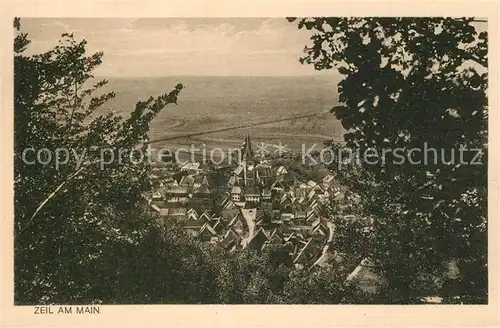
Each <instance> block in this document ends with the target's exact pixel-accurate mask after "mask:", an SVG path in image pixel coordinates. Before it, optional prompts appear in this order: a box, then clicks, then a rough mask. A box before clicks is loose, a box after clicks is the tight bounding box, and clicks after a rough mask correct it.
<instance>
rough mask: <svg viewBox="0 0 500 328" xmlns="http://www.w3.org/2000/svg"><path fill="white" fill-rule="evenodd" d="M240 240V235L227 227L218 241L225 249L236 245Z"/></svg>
mask: <svg viewBox="0 0 500 328" xmlns="http://www.w3.org/2000/svg"><path fill="white" fill-rule="evenodd" d="M240 242H241V237H240V236H239V235H238V233H237V232H236V231H234V230H233V229H232V228H229V229H228V230H227V231H226V234H225V235H224V237H223V238H222V240H221V241H220V243H219V245H220V246H222V247H224V248H225V249H230V248H233V247H236V248H237V247H238V246H239V245H240Z"/></svg>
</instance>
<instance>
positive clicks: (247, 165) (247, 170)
mask: <svg viewBox="0 0 500 328" xmlns="http://www.w3.org/2000/svg"><path fill="white" fill-rule="evenodd" d="M241 163H242V164H243V170H244V179H245V187H255V181H256V179H255V178H256V177H255V160H254V154H253V151H252V143H251V142H250V135H247V136H246V137H245V142H244V143H243V147H242V151H241Z"/></svg>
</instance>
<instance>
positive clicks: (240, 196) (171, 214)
mask: <svg viewBox="0 0 500 328" xmlns="http://www.w3.org/2000/svg"><path fill="white" fill-rule="evenodd" d="M256 157H257V156H255V155H254V153H253V151H252V147H251V141H250V137H249V136H247V137H246V138H245V142H244V143H243V147H242V151H241V158H240V161H239V163H238V164H237V165H235V166H233V167H229V168H224V169H225V171H224V172H225V173H224V174H217V173H214V172H210V171H209V170H207V169H204V168H203V167H202V164H200V163H186V164H185V165H183V166H181V167H180V168H179V169H178V171H179V172H177V173H178V174H177V176H176V177H169V178H166V179H162V180H161V182H160V183H159V185H158V187H157V188H156V190H155V191H154V192H153V193H152V194H151V195H150V196H149V204H150V206H151V208H152V209H153V210H154V211H155V212H157V213H158V214H159V216H160V217H161V219H162V220H163V221H164V223H165V224H176V225H178V226H179V227H180V228H181V229H183V230H184V231H186V232H187V233H189V234H190V235H192V236H195V237H197V238H200V239H201V240H203V241H206V242H210V243H214V244H215V243H217V244H219V245H220V246H222V247H224V248H226V249H227V250H229V251H230V252H236V251H239V250H242V249H245V248H253V249H265V248H266V247H271V246H272V245H282V246H284V247H285V249H287V250H288V252H289V255H290V260H291V261H293V263H294V264H295V265H297V266H311V265H323V264H326V263H328V260H329V259H328V254H330V253H329V252H327V249H328V247H329V244H330V243H331V241H332V240H333V231H334V227H333V225H332V224H331V223H330V222H329V220H327V219H326V215H325V213H324V205H325V204H326V203H327V202H328V201H329V199H331V197H335V195H337V194H339V193H340V191H339V188H338V186H336V185H335V181H334V178H333V177H332V176H331V175H326V176H324V177H323V178H322V179H321V180H320V181H312V180H308V181H301V180H300V179H298V178H297V177H296V176H294V175H293V174H290V172H288V170H287V168H285V166H284V165H278V166H273V165H272V163H270V162H269V161H266V160H265V159H263V158H260V159H259V160H257V159H256Z"/></svg>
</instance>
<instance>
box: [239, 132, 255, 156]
mask: <svg viewBox="0 0 500 328" xmlns="http://www.w3.org/2000/svg"><path fill="white" fill-rule="evenodd" d="M242 159H243V160H244V161H246V162H247V163H249V162H250V163H253V151H252V143H251V142H250V135H249V134H247V135H246V137H245V142H244V143H243V152H242Z"/></svg>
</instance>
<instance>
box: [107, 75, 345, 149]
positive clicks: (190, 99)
mask: <svg viewBox="0 0 500 328" xmlns="http://www.w3.org/2000/svg"><path fill="white" fill-rule="evenodd" d="M108 80H109V84H108V86H106V88H107V89H108V90H114V91H115V92H116V98H115V99H114V100H112V101H111V102H109V103H108V104H106V108H105V109H106V110H114V111H116V112H117V113H120V114H122V115H127V112H129V111H130V110H131V109H132V108H133V107H134V106H135V103H136V102H137V101H139V100H146V99H147V98H148V97H150V96H156V95H159V94H161V93H162V92H167V91H169V90H171V88H172V87H173V86H174V85H175V84H176V83H182V84H183V85H184V87H185V88H184V89H183V90H182V92H181V94H180V97H179V104H178V106H175V105H171V106H168V107H167V108H165V109H164V110H163V111H162V112H161V113H160V114H159V116H158V117H157V118H156V119H155V121H154V122H153V124H152V127H151V132H150V139H151V140H152V141H154V140H158V139H162V138H168V137H170V136H176V135H184V134H190V133H195V132H205V131H209V130H218V129H224V128H229V127H234V126H242V125H246V124H252V123H258V122H263V121H272V120H279V119H283V118H287V117H291V116H300V115H307V114H313V113H319V114H318V115H317V116H314V117H310V118H303V119H298V120H292V121H284V122H277V123H270V124H263V125H257V126H252V127H249V128H239V129H234V130H228V131H223V132H217V133H210V134H204V135H199V136H196V137H191V138H180V139H175V140H166V141H160V142H157V143H155V144H154V146H155V147H158V148H160V147H171V148H178V147H181V146H182V147H186V146H190V145H191V144H195V146H201V145H202V144H205V145H206V147H207V148H208V149H210V148H213V147H221V148H232V147H235V146H239V145H241V143H242V141H243V137H244V135H245V134H247V133H250V134H251V136H252V141H253V142H256V143H258V142H266V143H272V144H278V143H279V142H282V143H283V144H286V145H287V146H288V147H289V148H291V149H293V150H300V149H301V145H302V143H304V144H306V146H307V147H310V146H312V145H313V144H315V143H316V144H318V145H320V144H322V143H323V141H324V140H327V139H332V138H333V139H341V137H342V132H343V130H342V127H341V125H340V123H339V122H338V121H337V120H336V119H335V118H334V117H333V115H332V114H329V113H328V112H327V111H328V110H329V109H330V108H331V107H332V106H333V105H335V103H336V101H337V86H336V84H337V80H336V79H335V77H334V76H332V77H327V76H320V77H312V76H307V77H194V76H189V77H165V78H133V79H129V78H127V79H125V78H109V79H108Z"/></svg>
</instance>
